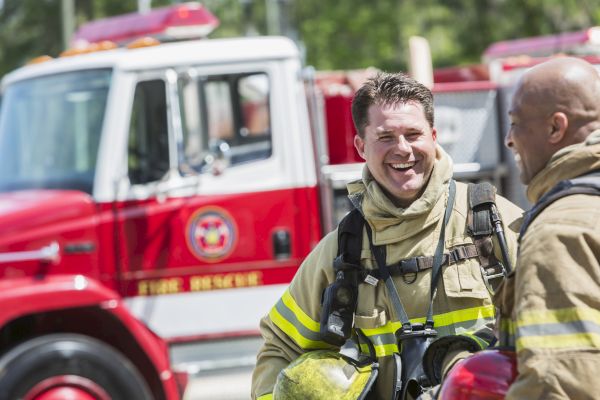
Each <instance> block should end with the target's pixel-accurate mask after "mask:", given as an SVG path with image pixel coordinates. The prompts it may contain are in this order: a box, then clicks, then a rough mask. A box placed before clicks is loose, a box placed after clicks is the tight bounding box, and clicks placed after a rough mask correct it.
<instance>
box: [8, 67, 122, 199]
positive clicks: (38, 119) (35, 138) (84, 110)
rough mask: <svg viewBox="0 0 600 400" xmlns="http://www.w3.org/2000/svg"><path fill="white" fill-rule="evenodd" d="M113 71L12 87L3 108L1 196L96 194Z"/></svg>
mask: <svg viewBox="0 0 600 400" xmlns="http://www.w3.org/2000/svg"><path fill="white" fill-rule="evenodd" d="M110 77H111V70H110V69H103V70H89V71H78V72H69V73H63V74H58V75H51V76H44V77H40V78H34V79H29V80H24V81H20V82H17V83H14V84H12V85H9V86H8V87H7V88H6V90H5V92H4V93H3V96H2V103H1V105H0V106H1V108H0V192H6V191H12V190H19V189H34V188H35V189H75V190H81V191H84V192H87V193H92V188H93V182H94V172H95V169H96V157H97V152H98V142H99V140H100V132H101V130H102V121H103V120H104V111H105V108H106V99H107V95H108V89H109V84H110Z"/></svg>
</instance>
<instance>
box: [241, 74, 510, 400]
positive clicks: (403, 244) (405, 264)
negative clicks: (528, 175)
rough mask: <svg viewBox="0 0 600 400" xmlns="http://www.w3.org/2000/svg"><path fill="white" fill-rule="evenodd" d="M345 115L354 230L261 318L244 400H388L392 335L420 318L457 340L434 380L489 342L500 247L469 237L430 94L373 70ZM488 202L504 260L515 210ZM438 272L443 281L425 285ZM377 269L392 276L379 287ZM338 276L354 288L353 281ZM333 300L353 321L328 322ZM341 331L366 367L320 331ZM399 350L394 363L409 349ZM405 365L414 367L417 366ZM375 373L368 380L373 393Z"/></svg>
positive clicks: (462, 187)
mask: <svg viewBox="0 0 600 400" xmlns="http://www.w3.org/2000/svg"><path fill="white" fill-rule="evenodd" d="M352 115H353V119H354V124H355V126H356V129H357V132H358V135H357V136H356V137H355V140H354V144H355V147H356V149H357V151H358V153H359V154H360V156H361V157H362V158H363V159H365V161H366V165H365V167H364V170H363V176H362V179H361V180H358V181H355V182H352V183H350V184H349V185H348V192H349V198H350V200H351V202H352V203H353V205H354V206H355V207H356V209H357V210H358V211H359V212H355V213H357V214H358V215H359V217H360V219H361V221H364V230H363V229H362V228H361V230H360V232H359V234H360V237H359V240H358V243H357V245H356V246H354V247H352V246H348V247H349V248H350V249H349V250H348V249H341V247H346V246H345V245H344V246H342V244H338V242H340V243H344V240H343V239H342V240H341V239H340V238H341V237H342V238H343V236H340V235H341V232H340V230H341V228H338V229H337V230H335V231H334V232H332V233H330V234H328V235H327V236H326V237H325V238H324V239H323V240H321V242H320V243H319V244H318V245H317V246H316V248H315V249H314V250H313V251H312V252H311V253H310V254H309V256H308V257H307V258H306V260H305V261H304V262H303V264H302V266H301V267H300V269H299V270H298V272H297V274H296V276H295V277H294V279H293V281H292V282H291V284H290V286H289V288H288V289H287V290H286V291H285V293H284V294H283V296H282V297H281V299H280V300H279V301H278V302H277V303H276V304H275V306H274V307H273V308H272V310H271V311H270V312H269V314H268V315H267V316H265V317H264V318H263V319H262V321H261V324H260V328H261V332H262V335H263V338H264V345H263V346H262V348H261V349H260V351H259V354H258V357H257V364H256V368H255V370H254V373H253V377H252V398H254V399H270V398H273V390H274V388H276V391H277V393H276V395H275V396H274V397H275V398H276V399H277V398H298V399H300V398H311V399H321V398H323V399H329V398H339V399H358V398H364V396H365V392H366V391H369V390H370V395H369V396H371V398H378V399H392V398H396V397H397V396H398V392H399V391H400V390H402V387H403V384H402V381H401V377H402V376H403V375H402V373H401V371H402V369H403V368H404V370H406V369H407V368H406V367H407V365H402V361H403V360H401V357H399V353H400V349H399V346H398V336H397V334H398V332H404V333H406V334H407V335H409V336H410V335H411V334H413V333H415V332H416V333H418V332H419V329H421V331H425V330H424V328H423V325H420V324H419V323H421V324H425V328H426V327H427V323H428V322H429V320H431V321H430V322H431V324H430V325H431V326H430V328H433V329H430V330H429V331H428V332H432V331H435V333H436V334H437V336H438V337H445V336H447V335H456V336H461V338H462V340H459V341H458V342H456V343H453V344H449V345H448V346H444V349H443V350H444V351H442V352H440V353H438V354H437V356H436V357H434V359H435V360H436V362H435V368H436V370H438V373H437V374H438V378H439V373H440V371H444V370H446V369H448V368H449V366H451V365H452V364H453V363H454V362H456V360H457V359H460V358H461V357H464V356H465V353H466V354H468V351H474V350H477V349H480V348H485V347H487V346H488V344H489V343H490V342H492V341H493V340H494V339H493V336H492V335H491V334H490V332H491V327H492V326H493V320H494V307H493V305H492V302H491V295H490V290H491V289H490V285H492V284H493V281H495V280H497V278H498V277H501V276H502V273H501V270H500V268H501V267H502V263H501V262H499V261H498V260H501V259H502V258H501V257H502V254H501V251H500V246H499V245H498V240H497V238H496V237H491V236H490V235H489V234H485V233H484V234H483V236H479V237H477V238H475V237H474V236H473V235H472V230H471V229H469V226H470V225H469V221H471V220H472V219H473V218H475V219H477V217H476V216H475V217H474V216H473V213H472V211H473V210H471V208H470V207H469V200H470V199H471V197H470V195H468V193H467V192H468V189H467V188H468V187H467V185H466V184H464V183H458V182H454V181H453V180H452V160H451V159H450V157H449V156H448V154H446V153H445V152H444V150H442V148H441V147H440V146H439V145H438V144H437V141H436V130H435V128H434V121H433V97H432V93H431V91H430V90H429V89H427V88H426V87H424V86H423V85H421V84H420V83H418V82H416V81H415V80H413V79H411V78H409V77H407V76H405V75H402V74H389V73H381V74H378V75H377V76H376V77H374V78H371V79H369V80H367V82H366V83H365V84H364V85H363V86H362V87H361V88H360V89H359V90H358V91H357V93H356V94H355V97H354V99H353V102H352ZM496 203H497V207H498V209H499V211H500V214H501V216H502V218H503V225H502V226H503V227H504V229H505V232H506V242H507V243H508V248H507V252H508V253H510V256H509V257H510V258H511V259H513V258H516V241H517V232H516V231H515V230H514V229H511V228H510V227H512V226H514V222H515V221H516V220H517V219H518V218H519V217H520V216H521V215H522V212H521V210H520V209H519V208H518V207H516V206H515V205H513V204H512V203H510V202H508V201H507V200H506V199H504V198H502V197H500V196H498V197H497V199H496ZM350 214H352V213H350ZM350 214H349V215H350ZM471 222H472V221H471ZM484 222H485V221H484ZM444 226H445V229H444V228H443V227H444ZM471 228H472V227H471ZM490 232H491V231H490ZM438 249H439V250H438ZM342 250H343V251H342ZM346 250H348V252H349V253H355V254H356V253H357V254H358V255H357V258H358V260H356V264H359V267H358V270H357V271H354V272H356V273H355V274H354V275H353V274H352V273H350V272H352V271H349V270H348V269H344V268H346V267H347V266H348V265H349V264H351V263H346V262H345V261H344V260H342V262H339V263H337V261H338V260H340V257H342V255H343V254H342V255H340V253H344V254H345V251H346ZM442 253H443V254H442ZM342 259H343V257H342ZM334 260H336V262H334ZM436 260H437V261H436ZM513 261H514V260H513ZM506 262H510V261H509V260H505V263H506ZM436 263H437V265H438V267H439V268H437V269H438V270H440V271H441V273H439V274H438V275H437V276H438V278H439V281H438V284H437V285H432V284H431V282H432V275H433V272H432V271H433V270H435V269H436V266H435V265H436ZM333 264H336V265H337V266H335V265H333ZM381 264H384V265H381ZM482 265H484V266H485V267H486V268H482ZM340 271H341V272H340ZM385 271H388V272H389V273H392V276H391V278H389V279H385ZM348 276H360V279H358V280H355V281H354V283H352V282H351V281H352V279H349V280H347V279H346V278H347V277H348ZM494 278H496V279H494ZM345 279H346V280H345ZM349 282H350V283H349ZM434 282H435V280H434ZM390 284H391V286H390ZM336 285H338V286H336ZM432 286H434V289H435V288H437V290H436V291H435V293H432ZM353 288H357V296H356V299H355V301H354V303H353V302H352V299H353V298H354V297H353V293H354V291H353ZM330 289H331V290H330ZM342 289H343V290H342ZM332 290H333V298H334V300H333V301H332V303H329V299H330V297H331V296H330V294H331V292H332ZM344 290H345V291H344ZM394 291H395V292H396V293H397V295H396V296H398V298H397V300H398V301H396V300H395V299H396V297H394V295H393V294H392V292H394ZM341 294H343V295H341ZM433 294H435V297H433V300H432V296H433ZM336 296H337V297H336ZM336 299H337V300H336ZM349 299H350V300H349ZM336 301H339V302H346V303H347V304H350V307H349V309H350V311H351V312H350V313H349V314H348V313H345V312H344V309H342V310H341V311H340V313H337V314H336V311H335V310H333V311H332V309H335V307H333V306H332V307H330V306H331V304H334V305H335V304H338V305H339V302H338V303H336ZM399 302H400V303H401V305H402V306H403V309H402V310H399V308H398V307H397V305H398V304H397V303H399ZM325 305H327V307H326V306H325ZM431 309H433V312H432V313H431V312H430V311H431ZM338 311H339V310H338ZM346 311H347V309H346ZM329 313H330V314H331V315H329ZM430 314H431V315H430ZM403 315H404V318H403ZM329 317H331V318H329ZM406 318H408V319H409V320H410V321H406ZM323 321H326V322H327V324H324V322H323ZM338 322H339V325H336V324H337V323H338ZM329 323H331V327H332V329H329V328H330V326H329V325H328V324H329ZM405 325H406V326H408V329H407V331H406V332H405V331H404V327H405ZM349 326H350V327H352V333H353V335H352V338H351V340H349V341H348V342H346V344H345V345H344V346H343V349H348V348H350V347H351V345H350V346H349V344H356V343H358V349H359V350H360V351H361V353H368V354H371V355H372V356H373V359H374V361H376V363H372V364H370V365H368V363H364V362H363V361H364V357H363V358H361V357H354V358H353V357H351V356H348V354H350V353H351V351H350V352H349V353H344V350H342V353H344V355H340V354H339V353H338V350H339V346H340V345H341V344H342V343H343V340H342V341H341V342H338V343H337V344H334V343H332V342H335V341H332V340H329V339H328V338H329V337H328V336H327V335H326V334H331V336H335V335H336V334H339V335H340V336H343V333H344V332H346V333H347V328H348V327H349ZM419 327H420V328H419ZM411 328H412V329H411ZM328 329H329V330H328ZM324 330H325V334H324ZM409 336H407V337H409ZM343 339H345V336H343ZM407 343H410V340H409V339H406V342H404V344H403V345H402V347H403V350H402V354H408V353H410V350H411V349H412V345H408V344H407ZM457 343H462V344H464V345H463V346H460V345H458V346H457V345H456V344H457ZM350 350H352V349H350ZM419 357H420V356H419ZM404 361H405V362H406V360H404ZM409 361H410V362H411V363H414V364H415V366H417V367H418V366H420V365H421V360H420V359H417V360H409ZM290 363H291V364H290ZM373 369H376V370H377V371H378V376H377V379H376V382H375V384H374V385H372V383H373V380H374V375H375V374H374V373H373ZM333 377H335V379H333ZM419 382H420V381H419ZM430 383H431V382H430ZM433 383H435V382H433ZM433 383H432V384H433ZM276 384H277V386H276ZM371 385H372V387H371ZM416 394H417V395H418V393H416ZM412 395H413V396H415V394H414V393H413V394H412Z"/></svg>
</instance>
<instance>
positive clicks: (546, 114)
mask: <svg viewBox="0 0 600 400" xmlns="http://www.w3.org/2000/svg"><path fill="white" fill-rule="evenodd" d="M509 114H510V117H511V122H512V124H511V129H510V131H509V132H508V134H507V137H506V145H507V146H508V147H509V148H511V149H512V150H513V151H515V153H516V158H517V162H518V163H519V166H520V168H521V180H522V181H523V182H524V183H529V181H530V180H531V178H533V176H535V174H537V173H538V172H539V171H540V170H541V169H542V168H544V166H545V165H546V163H547V162H548V161H549V159H550V158H551V157H552V155H553V154H554V153H555V152H557V151H558V150H560V149H561V148H563V147H566V146H569V145H571V144H574V143H580V142H583V141H584V140H585V139H586V137H587V136H588V135H589V134H590V133H592V132H593V131H594V130H596V129H600V75H599V74H598V72H597V71H596V69H594V67H593V66H592V65H591V64H589V63H588V62H586V61H583V60H580V59H577V58H571V57H564V58H556V59H553V60H550V61H547V62H545V63H542V64H539V65H537V66H535V67H533V68H531V69H530V70H529V71H527V72H526V73H525V74H524V75H523V76H522V78H521V79H520V80H519V82H518V84H517V89H516V92H515V95H514V97H513V101H512V104H511V108H510V111H509Z"/></svg>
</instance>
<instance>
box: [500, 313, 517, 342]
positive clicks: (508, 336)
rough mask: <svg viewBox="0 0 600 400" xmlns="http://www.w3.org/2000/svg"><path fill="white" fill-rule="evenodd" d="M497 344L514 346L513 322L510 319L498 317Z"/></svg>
mask: <svg viewBox="0 0 600 400" xmlns="http://www.w3.org/2000/svg"><path fill="white" fill-rule="evenodd" d="M498 334H499V336H500V337H499V338H498V346H503V347H515V324H514V323H513V321H512V320H511V319H508V318H501V319H500V331H499V332H498Z"/></svg>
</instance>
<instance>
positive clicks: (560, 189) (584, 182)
mask: <svg viewBox="0 0 600 400" xmlns="http://www.w3.org/2000/svg"><path fill="white" fill-rule="evenodd" d="M574 194H589V195H597V196H600V171H592V172H590V173H588V174H585V175H581V176H578V177H576V178H573V179H566V180H564V181H560V182H558V183H557V184H556V186H554V187H553V188H552V189H550V191H549V192H548V193H546V194H545V195H543V196H542V198H541V199H539V200H538V202H537V203H535V204H534V206H533V207H532V208H531V210H529V211H527V212H526V213H525V218H524V219H523V225H521V232H520V234H519V241H520V240H521V239H520V238H522V237H523V235H524V234H525V231H527V228H529V226H530V225H531V223H532V222H533V220H534V219H535V218H536V217H537V216H538V215H540V213H541V212H542V211H543V210H544V209H545V208H546V207H548V206H549V205H550V204H552V203H554V202H555V201H556V200H558V199H560V198H563V197H566V196H572V195H574Z"/></svg>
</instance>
